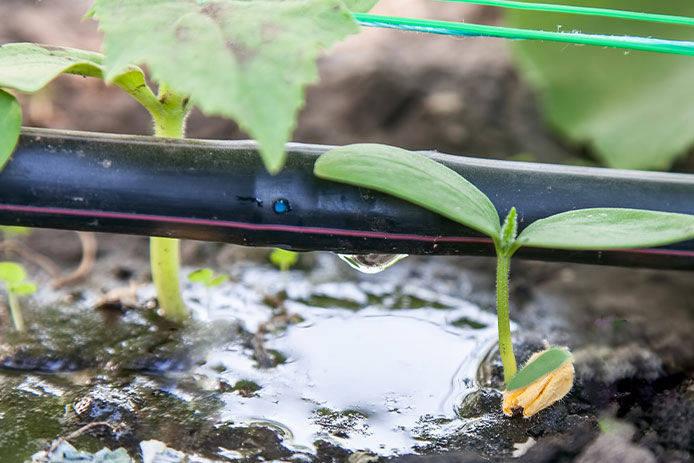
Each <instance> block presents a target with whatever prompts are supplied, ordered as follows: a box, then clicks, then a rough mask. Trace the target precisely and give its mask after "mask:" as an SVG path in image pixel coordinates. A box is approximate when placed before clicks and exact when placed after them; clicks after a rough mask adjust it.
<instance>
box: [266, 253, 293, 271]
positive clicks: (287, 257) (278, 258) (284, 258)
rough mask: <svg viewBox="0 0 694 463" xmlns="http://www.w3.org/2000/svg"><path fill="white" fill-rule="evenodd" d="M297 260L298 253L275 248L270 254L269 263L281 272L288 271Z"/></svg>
mask: <svg viewBox="0 0 694 463" xmlns="http://www.w3.org/2000/svg"><path fill="white" fill-rule="evenodd" d="M298 260H299V253H298V252H294V251H287V250H286V249H280V248H275V249H273V250H272V252H271V253H270V262H272V263H273V264H274V265H276V266H277V268H279V269H280V271H282V272H286V271H287V270H289V269H290V268H291V267H292V266H293V265H294V264H296V263H297V262H298Z"/></svg>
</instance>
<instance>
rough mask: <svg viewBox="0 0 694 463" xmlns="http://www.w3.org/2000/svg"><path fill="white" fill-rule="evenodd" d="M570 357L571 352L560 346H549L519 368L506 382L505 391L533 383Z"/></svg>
mask: <svg viewBox="0 0 694 463" xmlns="http://www.w3.org/2000/svg"><path fill="white" fill-rule="evenodd" d="M570 359H571V353H570V352H569V351H568V350H566V349H562V348H560V347H551V348H549V349H547V350H546V351H544V352H543V353H542V354H540V355H539V356H538V357H537V358H536V359H535V360H533V361H532V362H530V363H528V364H527V365H525V366H524V367H523V368H521V369H520V370H519V371H518V373H516V374H515V375H514V377H513V378H511V380H510V381H509V382H508V385H507V386H506V390H507V391H509V392H510V391H514V390H516V389H520V388H522V387H525V386H527V385H529V384H532V383H534V382H535V381H537V380H538V379H540V378H542V377H543V376H544V375H546V374H547V373H551V372H553V371H555V370H557V369H558V368H559V367H561V366H562V365H563V364H564V363H566V362H567V361H568V360H570Z"/></svg>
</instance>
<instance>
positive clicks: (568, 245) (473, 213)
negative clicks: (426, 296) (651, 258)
mask: <svg viewBox="0 0 694 463" xmlns="http://www.w3.org/2000/svg"><path fill="white" fill-rule="evenodd" d="M314 173H315V174H316V175H317V176H318V177H320V178H325V179H329V180H334V181H337V182H342V183H348V184H351V185H357V186H361V187H366V188H371V189H373V190H377V191H381V192H384V193H388V194H391V195H393V196H397V197H399V198H401V199H404V200H406V201H410V202H412V203H415V204H418V205H420V206H422V207H424V208H426V209H429V210H431V211H433V212H436V213H439V214H441V215H443V216H445V217H448V218H450V219H452V220H455V221H457V222H459V223H461V224H463V225H465V226H467V227H470V228H472V229H473V230H477V231H478V232H481V233H483V234H485V235H487V236H489V237H490V238H492V240H493V241H494V246H495V249H496V253H497V274H496V284H497V314H498V323H499V351H500V353H501V360H502V363H503V365H504V380H505V382H506V384H510V383H511V381H512V378H513V377H514V375H515V374H516V369H517V367H516V359H515V356H514V354H513V345H512V343H511V329H510V320H509V300H508V280H509V269H510V262H511V256H512V255H513V254H514V253H515V252H516V251H517V250H518V249H519V248H520V247H521V246H534V247H542V248H555V249H575V250H604V249H620V248H621V249H629V248H636V247H652V246H662V245H666V244H670V243H674V242H678V241H684V240H687V239H692V238H694V216H693V215H688V214H676V213H668V212H655V211H646V210H638V209H618V208H595V209H580V210H574V211H569V212H564V213H561V214H556V215H553V216H550V217H547V218H545V219H541V220H538V221H536V222H534V223H532V224H530V225H528V226H527V227H526V228H525V229H524V230H522V231H521V232H520V234H518V236H517V237H516V230H517V216H516V211H515V208H512V209H511V210H510V211H509V213H508V216H507V217H506V220H505V221H504V225H503V227H502V226H500V224H499V217H498V215H497V212H496V208H495V207H494V206H493V205H492V203H491V201H490V200H489V198H488V197H487V196H486V195H485V194H484V193H483V192H481V191H480V190H479V189H477V188H476V187H475V186H474V185H472V184H471V183H470V182H468V181H467V180H465V179H464V178H463V177H462V176H460V175H459V174H457V173H456V172H454V171H452V170H451V169H448V168H447V167H445V166H443V165H442V164H439V163H437V162H436V161H433V160H431V159H429V158H427V157H425V156H423V155H421V154H416V153H412V152H409V151H406V150H403V149H400V148H395V147H390V146H384V145H372V144H358V145H349V146H343V147H340V148H336V149H333V150H331V151H329V152H327V153H325V154H323V155H322V156H321V157H320V158H319V159H318V160H317V161H316V164H315V167H314ZM552 355H553V356H554V355H558V354H552ZM534 363H535V362H533V364H534ZM551 365H552V362H547V363H546V362H542V363H539V364H537V366H533V367H532V369H531V371H535V370H537V371H540V372H542V371H544V373H543V374H545V373H548V372H550V371H552V370H546V369H547V368H551ZM552 368H553V367H552ZM537 371H536V372H535V373H533V374H530V373H523V376H522V377H521V378H523V377H525V376H526V375H529V376H535V375H536V374H538V373H537ZM517 381H518V382H523V380H522V379H519V380H517ZM514 384H515V383H514Z"/></svg>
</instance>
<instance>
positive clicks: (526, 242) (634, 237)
mask: <svg viewBox="0 0 694 463" xmlns="http://www.w3.org/2000/svg"><path fill="white" fill-rule="evenodd" d="M692 238H694V215H688V214H676V213H671V212H657V211H646V210H640V209H617V208H596V209H578V210H575V211H569V212H563V213H561V214H556V215H553V216H550V217H547V218H545V219H540V220H538V221H536V222H533V223H531V224H530V225H528V227H527V228H525V229H524V230H523V231H522V232H521V233H520V235H519V236H518V239H517V241H516V243H517V245H518V246H534V247H540V248H554V249H575V250H599V249H628V248H643V247H652V246H663V245H666V244H670V243H675V242H678V241H684V240H688V239H692Z"/></svg>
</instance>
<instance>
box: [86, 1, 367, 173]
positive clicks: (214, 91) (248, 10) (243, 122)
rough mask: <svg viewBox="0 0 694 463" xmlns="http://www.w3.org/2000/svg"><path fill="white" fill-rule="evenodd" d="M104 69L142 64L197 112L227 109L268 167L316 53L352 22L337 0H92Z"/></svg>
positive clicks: (312, 71)
mask: <svg viewBox="0 0 694 463" xmlns="http://www.w3.org/2000/svg"><path fill="white" fill-rule="evenodd" d="M93 13H94V16H95V17H96V18H97V19H98V20H99V23H100V28H101V30H102V31H103V32H104V36H105V39H104V50H105V53H106V59H105V65H106V70H107V71H106V78H107V80H112V79H113V78H114V77H115V76H116V75H117V74H118V73H120V72H122V70H123V69H124V68H125V67H126V66H127V65H129V64H131V63H134V64H146V65H147V66H148V67H149V70H150V71H151V73H152V77H153V78H154V80H156V81H158V82H160V83H165V84H166V85H168V86H169V87H170V88H171V89H172V90H174V91H175V92H177V93H179V94H186V95H189V96H190V97H191V98H192V100H193V102H194V103H195V104H197V105H198V106H199V107H200V108H201V109H202V111H203V112H205V113H207V114H210V115H221V116H226V117H230V118H233V119H234V120H236V122H237V123H238V124H239V126H240V127H241V128H242V129H244V130H245V131H246V132H248V133H249V134H250V135H251V136H252V137H253V138H255V139H256V140H258V142H259V144H260V152H261V155H262V157H263V160H264V162H265V165H266V166H267V168H268V170H270V171H271V172H277V171H279V170H280V169H281V168H282V165H283V164H284V159H285V152H284V144H285V143H286V142H287V141H288V140H289V139H290V136H291V133H292V131H293V129H294V125H295V120H296V115H297V113H298V111H299V109H300V108H301V106H302V105H303V103H304V88H305V86H306V85H307V84H308V83H310V82H313V81H315V80H316V79H317V76H318V74H317V69H316V64H315V61H316V58H317V56H318V53H319V51H320V50H321V49H322V48H326V47H329V46H331V45H332V44H334V43H335V42H337V41H339V40H341V39H342V38H344V37H345V36H347V35H348V34H351V33H355V32H357V31H358V30H359V28H358V26H357V23H356V22H355V21H354V18H353V17H352V15H351V14H350V12H349V11H348V10H347V8H346V7H345V6H344V4H343V3H342V2H341V1H340V0H254V1H252V2H249V1H242V0H226V1H211V0H208V1H206V2H199V1H198V0H121V1H118V2H114V1H112V0H95V2H94V5H93Z"/></svg>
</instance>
